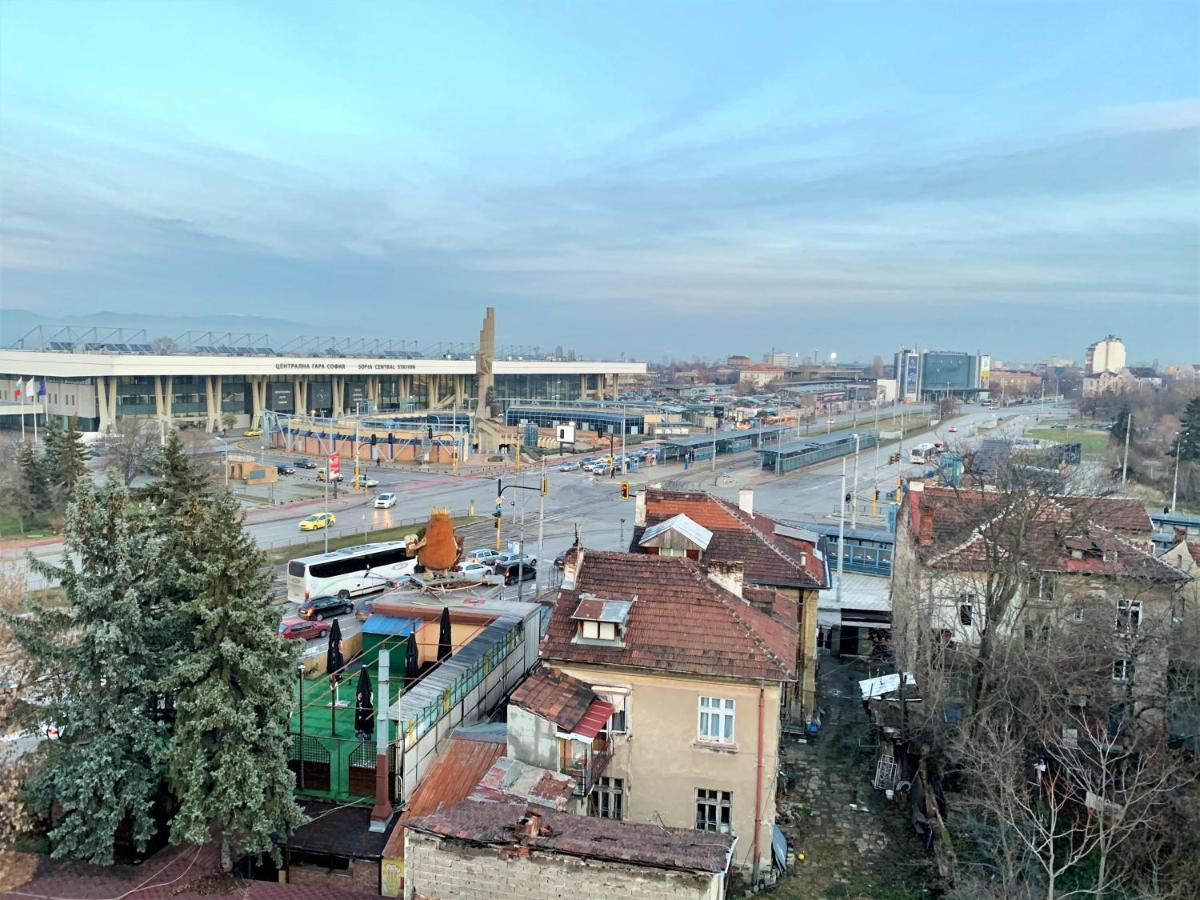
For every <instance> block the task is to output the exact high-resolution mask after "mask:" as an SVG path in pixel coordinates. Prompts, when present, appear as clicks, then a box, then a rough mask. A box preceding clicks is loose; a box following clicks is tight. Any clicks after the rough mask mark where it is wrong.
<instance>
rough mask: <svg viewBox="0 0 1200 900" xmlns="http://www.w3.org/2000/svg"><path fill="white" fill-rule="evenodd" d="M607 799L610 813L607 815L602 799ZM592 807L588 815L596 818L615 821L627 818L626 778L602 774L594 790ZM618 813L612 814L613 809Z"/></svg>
mask: <svg viewBox="0 0 1200 900" xmlns="http://www.w3.org/2000/svg"><path fill="white" fill-rule="evenodd" d="M602 799H603V800H607V804H606V805H607V806H608V812H609V815H605V814H604V812H603V809H602V806H603V805H605V804H602V803H601V800H602ZM589 806H590V807H591V808H590V809H589V810H588V815H590V816H592V817H593V818H596V819H612V820H613V821H615V822H620V821H622V820H623V819H624V818H625V779H624V778H612V777H610V776H608V775H601V776H600V778H599V779H597V781H596V788H595V790H594V791H593V792H592V799H591V802H590V804H589ZM614 810H615V811H616V813H617V814H616V815H615V816H614V815H612V813H613V811H614Z"/></svg>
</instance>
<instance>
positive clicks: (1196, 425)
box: [1179, 397, 1200, 460]
mask: <svg viewBox="0 0 1200 900" xmlns="http://www.w3.org/2000/svg"><path fill="white" fill-rule="evenodd" d="M1179 458H1180V459H1191V460H1196V459H1200V397H1193V398H1192V399H1191V400H1189V401H1188V405H1187V406H1186V407H1185V408H1184V410H1183V416H1182V418H1181V420H1180V422H1179Z"/></svg>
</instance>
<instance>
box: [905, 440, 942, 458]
mask: <svg viewBox="0 0 1200 900" xmlns="http://www.w3.org/2000/svg"><path fill="white" fill-rule="evenodd" d="M939 452H940V451H939V450H938V447H937V445H936V444H917V446H915V447H913V448H912V450H910V451H909V452H908V461H909V462H910V463H928V462H933V461H934V460H935V459H937V457H938V453H939Z"/></svg>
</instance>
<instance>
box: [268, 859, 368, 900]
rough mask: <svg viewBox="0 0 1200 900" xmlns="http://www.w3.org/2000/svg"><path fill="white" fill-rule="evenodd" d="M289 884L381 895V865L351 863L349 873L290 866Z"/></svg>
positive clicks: (361, 862) (363, 860) (366, 861)
mask: <svg viewBox="0 0 1200 900" xmlns="http://www.w3.org/2000/svg"><path fill="white" fill-rule="evenodd" d="M287 883H288V884H304V885H309V886H311V887H321V888H327V889H329V890H335V891H365V892H366V893H369V894H378V893H379V863H378V862H377V861H375V860H369V859H354V860H351V861H350V869H349V871H331V870H329V869H322V868H319V867H317V866H310V865H295V864H292V865H289V866H288V870H287Z"/></svg>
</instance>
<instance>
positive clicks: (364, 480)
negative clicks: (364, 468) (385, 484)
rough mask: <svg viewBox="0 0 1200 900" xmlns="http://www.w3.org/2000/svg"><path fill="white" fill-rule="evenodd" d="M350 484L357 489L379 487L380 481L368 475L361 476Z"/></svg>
mask: <svg viewBox="0 0 1200 900" xmlns="http://www.w3.org/2000/svg"><path fill="white" fill-rule="evenodd" d="M350 483H351V485H353V486H354V487H356V488H375V487H379V479H378V478H368V477H367V476H366V475H359V476H357V477H356V478H353V479H351V481H350Z"/></svg>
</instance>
